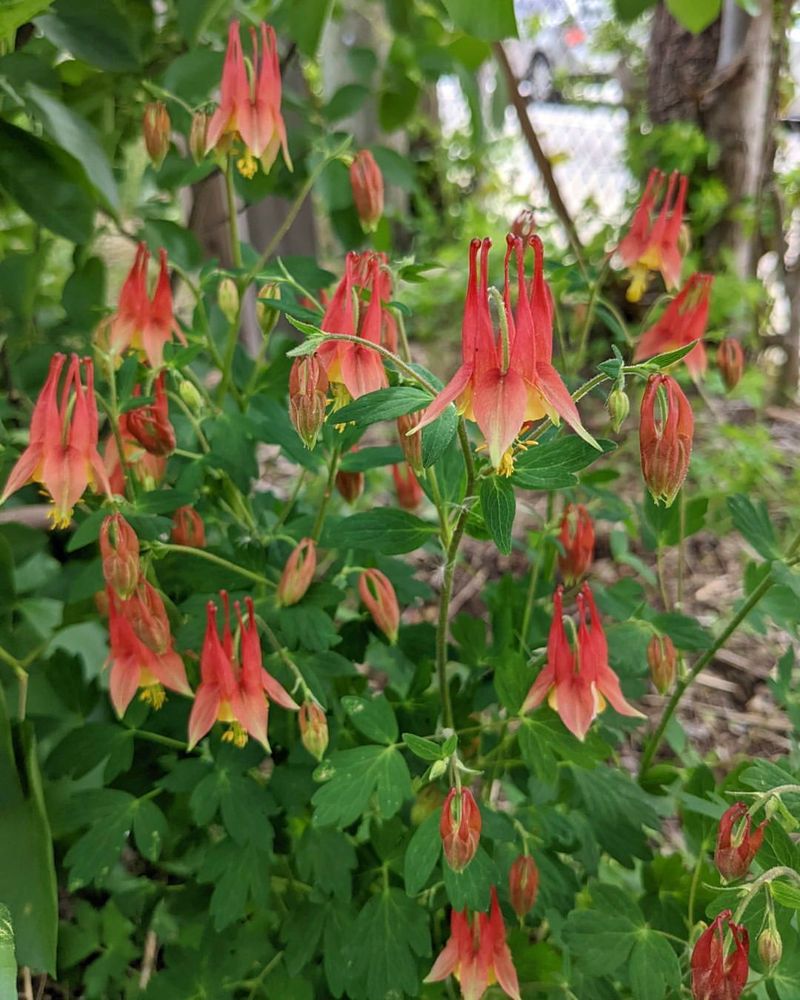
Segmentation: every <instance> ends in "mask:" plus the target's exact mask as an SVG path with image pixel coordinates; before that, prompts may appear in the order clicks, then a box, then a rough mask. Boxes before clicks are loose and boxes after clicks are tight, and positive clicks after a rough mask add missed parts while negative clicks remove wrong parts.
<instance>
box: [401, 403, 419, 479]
mask: <svg viewBox="0 0 800 1000" xmlns="http://www.w3.org/2000/svg"><path fill="white" fill-rule="evenodd" d="M420 416H421V411H419V410H418V411H417V412H416V413H404V414H403V416H402V417H398V418H397V433H398V435H399V436H400V447H401V448H402V449H403V455H404V456H405V460H406V461H407V462H408V464H409V465H410V466H411V468H412V469H413V470H414V475H416V476H421V475H422V469H423V466H422V434H419V433H417V434H409V433H408V432H409V431H411V430H413V429H414V428H415V427H416V426H417V424H418V423H419V421H420Z"/></svg>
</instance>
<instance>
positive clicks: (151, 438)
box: [127, 371, 176, 457]
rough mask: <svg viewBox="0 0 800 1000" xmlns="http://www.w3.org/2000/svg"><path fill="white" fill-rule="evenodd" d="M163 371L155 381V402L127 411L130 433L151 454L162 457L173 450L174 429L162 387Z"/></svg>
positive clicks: (164, 390) (165, 391)
mask: <svg viewBox="0 0 800 1000" xmlns="http://www.w3.org/2000/svg"><path fill="white" fill-rule="evenodd" d="M164 377H165V373H164V372H163V371H162V372H161V374H160V375H159V376H158V378H157V379H156V381H155V386H154V388H155V402H154V403H148V404H146V405H145V406H138V407H136V409H134V410H129V411H128V413H127V425H128V430H129V431H130V433H131V435H132V436H133V437H134V438H135V439H136V441H138V442H139V444H140V445H141V446H142V447H143V448H144V450H145V451H146V452H148V453H149V454H151V455H158V456H160V457H164V456H165V455H171V454H172V452H173V451H175V444H176V441H175V429H174V427H173V426H172V424H171V422H170V419H169V403H168V401H167V390H166V389H165V387H164Z"/></svg>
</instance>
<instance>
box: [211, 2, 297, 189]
mask: <svg viewBox="0 0 800 1000" xmlns="http://www.w3.org/2000/svg"><path fill="white" fill-rule="evenodd" d="M260 35H261V55H260V58H259V44H258V43H259V36H258V34H257V33H256V29H255V28H253V27H251V28H250V39H251V42H252V47H253V59H252V64H251V73H250V74H249V75H248V71H247V65H246V63H245V58H244V52H243V51H242V42H241V38H240V35H239V22H238V21H232V22H231V24H230V27H229V28H228V47H227V49H226V51H225V63H224V65H223V67H222V81H221V84H220V102H219V107H218V108H217V110H216V111H215V112H214V114H213V115H212V116H211V120H210V121H209V123H208V128H207V130H206V152H207V153H208V152H210V151H211V150H212V149H215V148H216V149H218V150H220V151H224V150H227V149H228V148H229V147H230V145H231V143H232V142H236V141H238V142H240V143H241V144H242V145H243V146H244V150H243V152H242V155H241V156H240V157H239V159H238V160H237V161H236V166H237V167H238V169H239V171H240V173H241V174H242V175H243V176H244V177H248V178H249V177H252V176H253V175H254V174H255V172H256V170H257V169H258V165H257V163H256V161H257V160H258V161H260V162H261V169H262V170H263V171H264V172H265V173H268V172H269V170H270V168H271V167H272V164H273V163H274V162H275V159H276V157H277V155H278V150H279V149H280V150H281V151H282V153H283V162H284V163H285V164H286V166H287V167H288V168H289V170H291V169H292V161H291V158H290V157H289V149H288V147H287V144H286V126H285V125H284V123H283V115H282V114H281V70H280V64H279V62H278V43H277V41H276V39H275V31H274V29H273V28H272V27H270V26H269V25H267V24H265V23H263V22H262V23H261V26H260Z"/></svg>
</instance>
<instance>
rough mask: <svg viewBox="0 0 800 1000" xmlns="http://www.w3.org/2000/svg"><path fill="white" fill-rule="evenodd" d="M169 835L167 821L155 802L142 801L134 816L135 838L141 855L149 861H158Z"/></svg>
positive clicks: (138, 804)
mask: <svg viewBox="0 0 800 1000" xmlns="http://www.w3.org/2000/svg"><path fill="white" fill-rule="evenodd" d="M166 835H167V819H166V816H165V815H164V813H163V812H161V810H160V809H159V808H158V806H157V805H156V804H155V802H150V801H149V800H148V799H140V800H139V802H138V803H137V806H136V812H135V813H134V814H133V836H134V838H135V839H136V846H137V847H138V848H139V853H140V854H141V855H142V856H143V857H145V858H147V860H148V861H158V859H159V857H160V856H161V848H162V847H163V845H164V838H165V837H166Z"/></svg>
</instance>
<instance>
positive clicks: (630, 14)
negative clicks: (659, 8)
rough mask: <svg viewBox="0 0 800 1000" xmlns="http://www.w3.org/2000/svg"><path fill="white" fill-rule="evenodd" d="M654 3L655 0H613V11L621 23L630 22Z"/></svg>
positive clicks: (653, 5)
mask: <svg viewBox="0 0 800 1000" xmlns="http://www.w3.org/2000/svg"><path fill="white" fill-rule="evenodd" d="M655 5H656V0H614V11H615V13H616V15H617V17H618V18H619V19H620V21H622V22H623V24H630V22H631V21H635V20H636V18H637V17H640V16H641V15H642V14H644V12H645V11H646V10H650V8H651V7H655Z"/></svg>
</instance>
